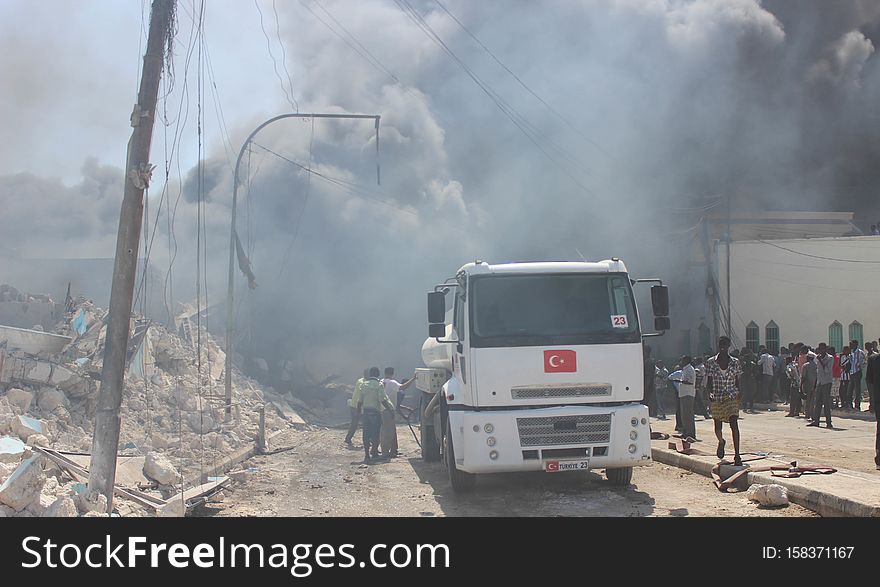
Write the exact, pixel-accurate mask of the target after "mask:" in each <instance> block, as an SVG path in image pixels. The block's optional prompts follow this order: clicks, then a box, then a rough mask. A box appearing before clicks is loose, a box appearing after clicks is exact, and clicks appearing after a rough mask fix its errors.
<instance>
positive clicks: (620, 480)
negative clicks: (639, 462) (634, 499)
mask: <svg viewBox="0 0 880 587" xmlns="http://www.w3.org/2000/svg"><path fill="white" fill-rule="evenodd" d="M605 477H607V478H608V482H609V483H611V484H612V485H615V486H618V487H624V486H626V485H629V484H630V483H632V478H633V468H632V467H621V468H619V469H605Z"/></svg>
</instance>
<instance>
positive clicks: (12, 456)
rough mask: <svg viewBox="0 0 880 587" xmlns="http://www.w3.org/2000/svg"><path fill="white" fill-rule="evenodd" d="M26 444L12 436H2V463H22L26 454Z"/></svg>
mask: <svg viewBox="0 0 880 587" xmlns="http://www.w3.org/2000/svg"><path fill="white" fill-rule="evenodd" d="M24 448H25V447H24V443H23V442H22V441H21V440H20V439H18V438H13V437H12V436H0V463H15V464H17V463H18V462H19V461H21V457H22V455H23V454H24Z"/></svg>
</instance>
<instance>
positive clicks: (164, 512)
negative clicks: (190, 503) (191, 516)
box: [157, 495, 186, 518]
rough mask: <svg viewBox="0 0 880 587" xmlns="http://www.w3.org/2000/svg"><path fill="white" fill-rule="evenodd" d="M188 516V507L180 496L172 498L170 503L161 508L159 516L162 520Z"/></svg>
mask: <svg viewBox="0 0 880 587" xmlns="http://www.w3.org/2000/svg"><path fill="white" fill-rule="evenodd" d="M185 515H186V505H185V503H184V502H183V500H182V499H180V495H175V496H172V497H171V499H169V500H168V503H166V504H165V505H163V506H162V507H160V508H159V511H158V513H157V516H158V517H160V518H182V517H184V516H185Z"/></svg>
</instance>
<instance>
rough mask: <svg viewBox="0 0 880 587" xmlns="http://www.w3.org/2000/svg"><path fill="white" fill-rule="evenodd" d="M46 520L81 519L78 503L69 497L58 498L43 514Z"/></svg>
mask: <svg viewBox="0 0 880 587" xmlns="http://www.w3.org/2000/svg"><path fill="white" fill-rule="evenodd" d="M42 517H44V518H76V517H79V511H78V510H77V509H76V503H75V502H74V501H73V498H72V497H70V496H68V495H62V496H60V497H58V498H57V499H56V500H55V501H54V502H52V504H51V505H49V507H48V508H46V511H44V512H43V516H42Z"/></svg>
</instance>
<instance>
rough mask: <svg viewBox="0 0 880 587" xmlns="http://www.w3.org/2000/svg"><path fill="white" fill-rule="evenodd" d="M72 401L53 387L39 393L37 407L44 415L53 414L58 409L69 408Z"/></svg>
mask: <svg viewBox="0 0 880 587" xmlns="http://www.w3.org/2000/svg"><path fill="white" fill-rule="evenodd" d="M69 405H70V400H68V399H67V396H66V395H64V393H62V392H61V391H58V390H57V389H54V388H51V387H44V388H42V389H40V391H38V392H37V407H39V408H40V411H41V412H43V413H44V414H51V413H52V412H54V411H55V410H56V409H57V408H59V407H61V406H64V407H65V408H67V407H68V406H69Z"/></svg>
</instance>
